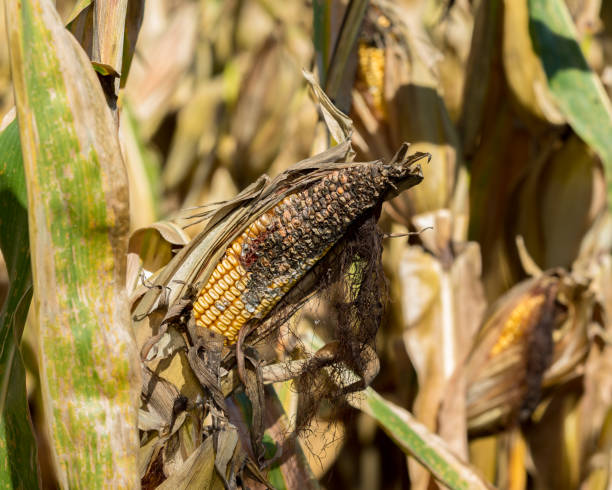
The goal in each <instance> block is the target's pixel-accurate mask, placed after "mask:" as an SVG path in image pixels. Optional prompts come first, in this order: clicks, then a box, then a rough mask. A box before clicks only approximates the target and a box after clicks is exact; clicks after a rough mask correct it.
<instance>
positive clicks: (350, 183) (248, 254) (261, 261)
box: [193, 145, 426, 344]
mask: <svg viewBox="0 0 612 490" xmlns="http://www.w3.org/2000/svg"><path fill="white" fill-rule="evenodd" d="M406 149H407V145H406V146H405V147H404V151H403V153H404V154H405V151H406ZM424 156H426V155H425V154H415V155H412V156H411V157H410V158H408V159H403V158H396V159H394V161H392V162H391V163H389V164H382V163H380V162H372V163H358V164H357V163H355V164H347V165H346V166H344V167H342V168H336V169H333V170H330V171H328V172H322V174H321V176H320V177H319V178H318V179H316V180H314V181H313V182H310V183H309V185H307V186H306V187H305V188H302V189H300V190H297V191H296V192H293V193H291V194H289V195H287V196H286V197H284V198H283V199H282V200H281V201H280V202H279V203H277V204H276V205H274V206H273V207H272V208H271V209H269V210H267V211H266V212H264V213H263V214H261V215H260V216H259V217H258V218H257V219H256V220H254V221H253V222H251V223H250V224H249V225H248V226H247V228H246V229H245V230H244V231H243V232H242V233H241V234H240V235H239V236H238V237H237V238H235V239H234V240H233V241H232V242H231V243H230V244H229V246H227V248H226V249H225V253H224V254H223V256H222V257H221V259H220V260H219V261H218V263H217V265H216V266H215V268H214V269H213V272H212V273H211V275H210V276H209V278H208V279H207V281H206V282H205V285H204V287H203V288H202V289H201V290H200V292H199V294H198V296H197V298H196V300H195V301H194V303H193V312H194V317H195V319H196V323H197V324H198V325H200V326H202V327H205V328H208V329H210V330H213V331H214V332H216V333H219V334H221V335H223V336H224V337H225V339H226V343H227V344H232V343H234V342H236V340H237V338H238V333H239V331H240V329H241V328H242V327H243V326H244V325H245V324H246V323H247V322H248V321H249V320H251V319H254V318H255V319H257V318H263V317H265V316H266V314H267V313H268V312H269V311H270V310H271V309H272V308H273V307H274V306H275V305H276V304H277V303H278V302H279V301H280V299H281V298H282V297H283V296H284V295H285V293H287V292H288V291H289V290H290V289H291V287H292V286H293V285H295V284H296V283H297V282H298V281H299V280H300V278H302V277H303V276H304V274H306V272H308V270H310V269H311V268H312V267H313V266H314V265H315V263H316V262H317V261H318V260H319V259H321V258H322V257H323V256H324V255H325V254H326V253H327V251H328V250H329V249H330V248H331V247H332V246H333V245H334V244H335V243H336V242H337V241H338V240H339V239H340V238H341V237H342V236H343V235H344V234H345V233H346V232H347V230H348V228H349V227H350V226H351V224H352V223H354V222H355V221H356V220H357V219H358V218H359V217H360V216H361V215H363V214H365V213H366V212H367V211H368V210H371V209H373V208H374V207H375V206H377V205H379V204H380V203H381V202H382V200H384V199H385V198H386V197H390V196H391V195H394V194H396V193H397V192H399V191H400V190H401V189H402V188H406V187H409V186H412V185H415V184H416V183H418V182H419V181H420V180H421V178H422V177H421V173H420V168H419V167H416V168H415V166H414V165H413V164H414V162H415V160H418V159H421V158H423V157H424Z"/></svg>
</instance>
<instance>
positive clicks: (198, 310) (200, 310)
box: [193, 300, 204, 316]
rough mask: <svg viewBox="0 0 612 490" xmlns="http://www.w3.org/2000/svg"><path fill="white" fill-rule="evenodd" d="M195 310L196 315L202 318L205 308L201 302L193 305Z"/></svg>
mask: <svg viewBox="0 0 612 490" xmlns="http://www.w3.org/2000/svg"><path fill="white" fill-rule="evenodd" d="M193 309H194V310H195V312H196V313H195V315H196V316H202V314H203V313H204V307H203V306H202V305H201V304H200V300H198V301H195V302H194V303H193Z"/></svg>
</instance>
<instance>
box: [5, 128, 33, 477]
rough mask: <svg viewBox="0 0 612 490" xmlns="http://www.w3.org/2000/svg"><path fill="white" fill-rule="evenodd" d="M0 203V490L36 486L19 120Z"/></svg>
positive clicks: (11, 132) (8, 148)
mask: <svg viewBox="0 0 612 490" xmlns="http://www.w3.org/2000/svg"><path fill="white" fill-rule="evenodd" d="M0 202H1V203H2V206H0V248H1V249H2V255H3V256H4V260H5V262H6V266H7V269H8V274H9V279H10V282H11V284H10V288H9V292H8V296H7V298H6V301H5V303H4V305H3V307H2V311H1V312H0V417H1V418H0V488H38V487H39V476H38V465H37V456H36V440H35V439H34V434H33V432H32V425H31V422H30V416H29V409H28V403H27V398H26V386H25V368H24V365H23V360H22V357H21V352H20V350H19V341H20V339H21V334H22V332H23V327H24V325H25V321H26V317H27V314H28V308H29V306H30V301H31V299H32V269H31V266H30V245H29V241H28V211H27V195H26V184H25V176H24V173H23V160H22V157H21V147H20V145H19V128H18V126H17V120H13V122H12V123H10V124H9V125H8V126H7V127H6V128H5V129H4V131H2V132H1V133H0Z"/></svg>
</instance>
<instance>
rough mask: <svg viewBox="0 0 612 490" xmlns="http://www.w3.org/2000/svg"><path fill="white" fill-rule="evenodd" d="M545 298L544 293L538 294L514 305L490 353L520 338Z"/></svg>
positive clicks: (500, 350)
mask: <svg viewBox="0 0 612 490" xmlns="http://www.w3.org/2000/svg"><path fill="white" fill-rule="evenodd" d="M545 299H546V297H545V295H544V294H538V295H536V296H531V297H529V298H526V299H524V300H523V301H521V302H520V303H519V304H518V305H516V306H515V307H514V309H513V310H512V312H511V313H510V315H509V316H508V318H507V320H506V323H505V324H504V327H503V329H502V332H501V335H500V337H499V339H498V340H497V343H496V344H495V345H494V346H493V348H492V349H491V355H493V356H494V355H497V354H499V353H500V352H502V351H504V350H505V349H507V348H508V347H510V346H511V345H512V344H514V343H515V342H516V341H517V340H518V339H520V338H521V337H522V336H523V335H524V334H525V331H526V330H527V327H528V326H529V324H530V319H531V315H532V314H533V312H534V311H535V310H536V309H537V308H539V307H540V306H541V305H542V303H544V300H545Z"/></svg>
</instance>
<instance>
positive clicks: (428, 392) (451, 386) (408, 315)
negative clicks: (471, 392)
mask: <svg viewBox="0 0 612 490" xmlns="http://www.w3.org/2000/svg"><path fill="white" fill-rule="evenodd" d="M436 217H437V219H436V221H435V222H434V223H433V224H434V230H429V231H424V232H423V237H425V236H429V237H430V238H428V239H425V238H423V240H424V241H425V243H427V242H429V243H431V245H432V247H431V249H430V250H424V249H423V248H421V247H417V246H408V247H406V248H405V249H404V252H403V254H402V257H401V259H400V262H399V272H398V276H399V285H400V291H401V306H402V324H403V329H404V331H403V339H404V344H405V347H406V351H407V353H408V355H409V357H410V359H411V361H412V365H413V366H414V369H415V370H416V373H417V378H418V380H419V391H418V395H417V398H416V400H415V403H414V407H413V411H414V414H415V416H416V417H417V419H419V421H420V422H421V423H423V424H424V425H425V426H426V427H428V428H429V429H430V430H431V431H434V432H438V431H439V433H441V434H442V435H443V437H444V438H445V439H446V440H447V441H448V443H449V444H450V445H451V447H453V449H454V450H455V452H456V453H457V454H458V455H459V456H462V457H464V458H467V441H466V440H465V427H463V430H462V426H463V424H464V420H465V407H464V404H465V402H464V398H463V395H462V393H461V391H460V388H458V387H460V386H463V380H462V379H456V378H455V379H453V378H452V375H453V373H454V372H455V370H456V369H457V367H458V366H459V365H460V364H461V362H462V361H463V359H464V358H465V357H466V356H467V353H468V351H469V350H470V348H471V345H472V339H473V338H474V335H475V333H476V330H477V328H478V325H479V319H480V317H481V316H482V313H483V311H484V306H485V303H484V297H483V291H482V285H481V283H480V256H479V253H478V252H479V250H478V246H477V245H476V244H474V243H472V244H468V245H467V246H465V245H464V246H463V247H462V246H460V245H459V244H454V243H453V242H452V241H451V240H450V237H451V235H452V233H451V230H450V222H449V216H448V213H442V212H438V213H437V216H436ZM445 225H446V226H445ZM445 230H446V231H445ZM432 252H433V253H432ZM449 393H452V395H450V394H449ZM445 398H446V400H445ZM443 401H446V406H445V407H444V409H443V406H442V403H443ZM409 465H410V475H411V481H412V483H413V485H415V488H426V486H427V484H428V482H429V480H430V475H429V474H428V473H426V472H424V471H423V468H422V467H421V466H419V465H418V464H416V462H415V461H410V462H409Z"/></svg>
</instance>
